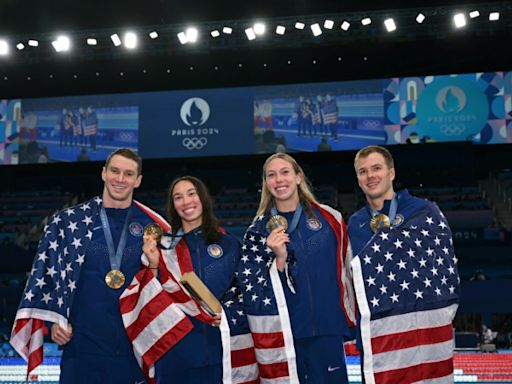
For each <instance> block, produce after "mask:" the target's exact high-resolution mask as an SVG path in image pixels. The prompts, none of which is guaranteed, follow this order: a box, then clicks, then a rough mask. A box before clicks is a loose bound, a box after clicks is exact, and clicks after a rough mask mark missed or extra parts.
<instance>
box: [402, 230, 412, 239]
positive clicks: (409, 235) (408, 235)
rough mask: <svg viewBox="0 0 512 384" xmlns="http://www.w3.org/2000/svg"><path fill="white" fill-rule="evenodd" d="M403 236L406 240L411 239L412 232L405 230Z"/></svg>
mask: <svg viewBox="0 0 512 384" xmlns="http://www.w3.org/2000/svg"><path fill="white" fill-rule="evenodd" d="M402 235H404V237H405V238H407V239H408V238H410V237H411V231H406V230H405V229H404V230H403V231H402Z"/></svg>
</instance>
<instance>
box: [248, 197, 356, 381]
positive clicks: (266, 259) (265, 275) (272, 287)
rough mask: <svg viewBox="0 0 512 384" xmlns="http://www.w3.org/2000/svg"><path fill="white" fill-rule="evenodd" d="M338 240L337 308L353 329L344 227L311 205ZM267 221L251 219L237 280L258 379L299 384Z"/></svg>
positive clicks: (335, 213) (337, 217)
mask: <svg viewBox="0 0 512 384" xmlns="http://www.w3.org/2000/svg"><path fill="white" fill-rule="evenodd" d="M314 207H315V208H317V209H318V210H319V211H320V213H321V214H322V216H323V217H324V218H325V219H326V220H327V221H328V222H329V224H330V226H331V228H332V229H333V230H334V232H335V233H336V236H337V239H338V255H339V257H338V259H337V261H338V262H337V265H338V276H339V287H340V291H341V300H342V303H341V306H342V308H343V309H344V310H345V314H346V315H347V318H348V319H349V322H350V323H351V324H353V323H354V321H355V315H354V310H355V309H354V301H355V298H354V296H353V292H352V291H351V285H350V280H349V279H350V278H349V276H347V275H346V272H348V270H347V268H345V265H346V264H347V263H348V262H349V260H350V258H351V252H350V247H349V245H348V240H347V235H346V228H345V224H344V222H343V219H342V218H341V214H340V213H339V212H338V211H335V210H334V209H332V208H330V207H328V206H326V205H315V206H314ZM267 221H268V217H266V216H259V217H257V218H255V220H254V222H253V224H252V225H251V226H250V227H249V229H248V231H247V233H246V234H245V236H244V243H243V246H242V252H243V254H242V259H241V263H240V267H239V273H238V274H239V280H240V281H241V287H240V288H241V289H242V293H243V299H244V304H245V310H246V313H247V318H248V320H249V326H250V328H251V332H252V337H253V339H254V347H255V349H256V359H257V360H258V365H259V370H260V376H261V379H262V382H265V383H280V384H281V383H298V381H299V379H298V375H297V367H296V360H295V349H294V346H293V334H292V330H291V324H290V317H289V315H288V308H287V306H286V299H285V295H284V290H283V286H282V284H281V280H280V278H279V275H278V272H277V267H276V262H275V257H274V254H273V253H272V250H271V249H270V248H269V247H268V246H267V245H266V242H267V235H268V233H267V232H266V229H265V225H266V223H267Z"/></svg>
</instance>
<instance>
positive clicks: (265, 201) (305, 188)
mask: <svg viewBox="0 0 512 384" xmlns="http://www.w3.org/2000/svg"><path fill="white" fill-rule="evenodd" d="M274 159H282V160H284V161H286V162H288V163H290V165H291V166H292V168H293V171H294V172H295V173H296V174H298V175H301V176H302V181H301V182H300V184H299V185H298V186H297V189H298V192H299V200H300V202H301V204H302V207H303V208H304V210H305V212H306V213H307V215H308V216H309V217H311V216H313V208H312V204H318V201H317V200H316V198H315V196H314V195H313V192H312V191H311V184H310V183H309V181H308V179H307V177H306V175H305V174H304V171H303V170H302V167H301V166H300V165H299V163H297V161H296V160H295V159H294V158H293V157H291V156H290V155H288V154H287V153H275V154H273V155H271V156H269V157H268V158H267V160H266V161H265V163H264V164H263V169H262V173H261V176H262V181H261V197H260V205H259V207H258V211H257V212H256V216H260V215H266V214H267V213H268V212H270V209H271V208H272V206H273V205H274V196H272V194H271V193H270V190H269V189H268V185H267V167H268V165H269V163H270V162H271V161H272V160H274Z"/></svg>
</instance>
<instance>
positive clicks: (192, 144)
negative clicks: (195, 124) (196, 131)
mask: <svg viewBox="0 0 512 384" xmlns="http://www.w3.org/2000/svg"><path fill="white" fill-rule="evenodd" d="M181 144H183V146H184V147H185V148H187V149H188V150H189V151H192V150H194V149H202V148H203V147H204V146H205V145H206V144H208V139H207V138H206V137H192V138H189V137H185V138H184V139H183V141H182V142H181Z"/></svg>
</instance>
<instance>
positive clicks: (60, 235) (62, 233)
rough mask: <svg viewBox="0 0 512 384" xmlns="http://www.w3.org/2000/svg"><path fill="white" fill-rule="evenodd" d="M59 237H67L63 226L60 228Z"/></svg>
mask: <svg viewBox="0 0 512 384" xmlns="http://www.w3.org/2000/svg"><path fill="white" fill-rule="evenodd" d="M59 237H60V238H61V239H63V238H65V237H66V235H65V234H64V230H63V229H62V228H61V229H59Z"/></svg>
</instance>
